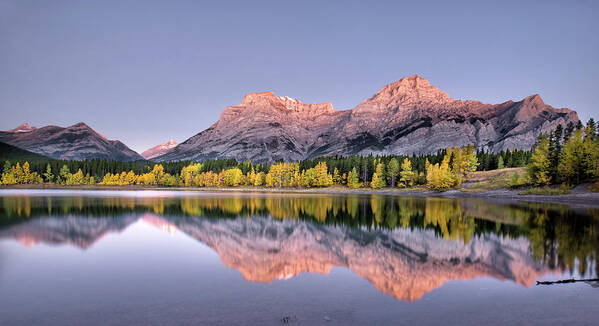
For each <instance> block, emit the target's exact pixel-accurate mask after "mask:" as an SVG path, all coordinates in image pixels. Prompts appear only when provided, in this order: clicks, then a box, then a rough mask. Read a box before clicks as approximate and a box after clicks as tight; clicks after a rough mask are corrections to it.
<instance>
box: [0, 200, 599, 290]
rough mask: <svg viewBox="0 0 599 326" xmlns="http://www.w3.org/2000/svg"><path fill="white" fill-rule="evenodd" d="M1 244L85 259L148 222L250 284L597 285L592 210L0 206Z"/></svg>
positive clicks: (232, 204) (598, 246) (270, 204)
mask: <svg viewBox="0 0 599 326" xmlns="http://www.w3.org/2000/svg"><path fill="white" fill-rule="evenodd" d="M1 212H2V213H0V214H2V215H1V218H0V223H1V224H0V238H12V239H16V240H18V241H20V242H22V243H23V244H24V245H26V246H31V245H34V244H36V243H39V242H42V243H46V244H71V245H74V246H77V247H79V248H83V249H85V248H88V247H90V246H91V245H92V244H93V243H95V242H97V241H99V239H101V238H102V237H103V236H105V235H106V234H108V233H111V232H120V231H122V230H124V229H126V228H127V227H128V226H129V225H131V224H133V223H135V222H137V221H140V220H141V221H143V222H145V223H148V224H150V225H153V226H155V227H158V228H159V229H161V230H163V231H165V232H168V233H169V234H174V233H176V232H183V233H185V234H187V235H189V236H190V237H192V238H194V239H196V240H197V241H200V242H202V243H204V244H206V245H208V246H209V247H211V248H212V249H213V250H214V251H216V252H217V253H218V255H219V256H220V259H221V261H222V262H223V263H224V264H225V265H226V266H227V267H229V268H235V269H237V270H239V272H240V273H241V274H242V275H243V277H244V278H245V279H247V280H249V281H256V282H271V281H273V280H275V279H288V278H291V277H294V276H295V275H298V274H300V273H303V272H310V273H322V274H327V273H329V271H330V270H331V269H332V268H333V267H336V266H341V267H347V268H349V269H351V270H352V271H353V272H354V273H356V274H357V275H359V276H360V277H362V278H365V279H367V280H368V281H369V282H370V283H371V284H372V285H373V286H374V287H376V288H377V289H378V290H380V291H381V292H384V293H386V294H389V295H391V296H393V297H395V298H397V299H401V300H406V301H412V300H416V299H419V298H421V297H422V296H423V295H424V294H425V293H427V292H429V291H432V290H433V289H435V288H437V287H439V286H441V285H442V284H443V283H444V282H446V281H448V280H457V279H461V280H466V279H473V278H476V277H482V276H488V277H493V278H496V279H500V280H504V279H508V280H512V281H514V282H516V283H518V284H520V285H523V286H530V285H531V284H533V282H534V280H535V279H537V278H539V277H540V276H542V275H545V274H549V273H561V272H563V271H574V270H575V269H576V271H578V272H579V273H580V274H581V275H582V276H593V275H597V270H596V269H597V266H596V257H597V254H598V253H599V232H598V231H599V223H598V222H597V221H598V219H597V211H595V210H573V209H569V208H568V207H566V206H562V205H550V204H526V205H523V204H509V205H506V204H501V203H492V202H488V201H483V200H473V199H470V200H457V199H446V198H411V197H388V196H381V195H372V196H359V195H352V196H330V195H312V196H301V195H270V196H267V195H224V196H223V195H219V196H194V197H192V196H185V197H165V196H162V197H159V198H155V197H135V198H134V197H87V196H78V197H66V196H62V197H44V196H35V197H29V196H7V197H3V198H2V210H1Z"/></svg>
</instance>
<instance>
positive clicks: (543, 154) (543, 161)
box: [527, 134, 551, 185]
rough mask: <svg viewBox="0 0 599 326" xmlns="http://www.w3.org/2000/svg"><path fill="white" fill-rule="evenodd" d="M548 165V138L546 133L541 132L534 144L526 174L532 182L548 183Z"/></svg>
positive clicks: (538, 183)
mask: <svg viewBox="0 0 599 326" xmlns="http://www.w3.org/2000/svg"><path fill="white" fill-rule="evenodd" d="M549 165H550V161H549V139H548V138H547V135H545V134H542V135H541V136H539V141H538V142H537V144H536V145H535V146H534V151H533V153H532V157H531V162H530V164H529V165H528V168H527V172H528V175H529V177H530V179H531V180H532V181H533V183H534V184H536V185H548V184H549V183H550V182H551V176H550V175H549Z"/></svg>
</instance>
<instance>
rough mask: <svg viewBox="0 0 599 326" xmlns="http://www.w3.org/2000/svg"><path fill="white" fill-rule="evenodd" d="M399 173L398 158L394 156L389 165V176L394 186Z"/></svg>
mask: <svg viewBox="0 0 599 326" xmlns="http://www.w3.org/2000/svg"><path fill="white" fill-rule="evenodd" d="M406 159H407V158H406ZM398 173H399V163H398V162H397V159H395V157H394V158H392V159H391V160H390V161H389V164H388V165H387V177H388V178H389V179H390V180H389V181H391V187H392V188H393V187H395V179H396V178H397V175H398Z"/></svg>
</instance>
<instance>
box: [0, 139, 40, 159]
mask: <svg viewBox="0 0 599 326" xmlns="http://www.w3.org/2000/svg"><path fill="white" fill-rule="evenodd" d="M6 160H8V161H16V160H24V161H47V160H50V158H49V157H46V156H43V155H40V154H36V153H33V152H30V151H26V150H24V149H21V148H18V147H16V146H13V145H10V144H7V143H3V142H0V161H2V162H3V161H6Z"/></svg>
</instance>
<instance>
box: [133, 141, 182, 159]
mask: <svg viewBox="0 0 599 326" xmlns="http://www.w3.org/2000/svg"><path fill="white" fill-rule="evenodd" d="M175 146H177V142H176V141H174V140H172V139H171V140H169V141H167V142H164V143H160V144H158V145H156V146H154V147H151V148H148V149H147V150H145V151H143V152H142V153H141V156H142V157H143V158H145V159H146V160H149V159H151V158H154V157H157V156H160V155H163V154H164V153H166V152H168V151H169V150H170V149H171V148H174V147H175Z"/></svg>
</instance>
